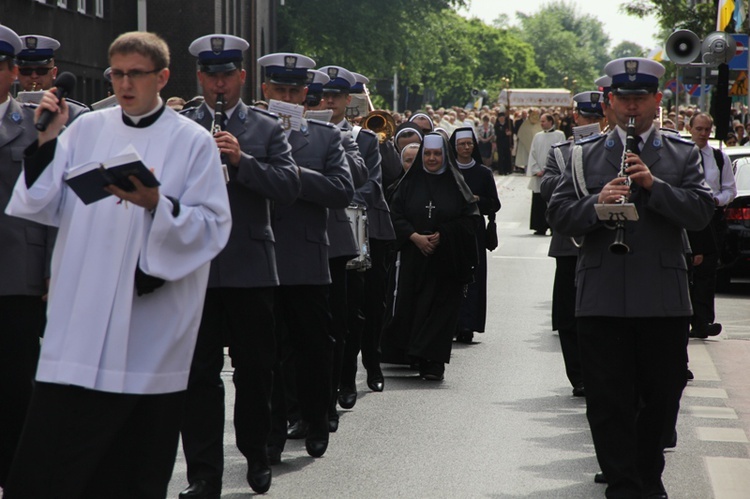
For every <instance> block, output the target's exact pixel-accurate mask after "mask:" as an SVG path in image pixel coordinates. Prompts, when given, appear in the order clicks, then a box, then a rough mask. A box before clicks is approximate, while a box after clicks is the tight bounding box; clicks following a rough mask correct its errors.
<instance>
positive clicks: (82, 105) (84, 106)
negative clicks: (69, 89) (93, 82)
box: [65, 97, 90, 110]
mask: <svg viewBox="0 0 750 499" xmlns="http://www.w3.org/2000/svg"><path fill="white" fill-rule="evenodd" d="M65 100H66V101H67V103H68V104H73V106H80V107H83V108H86V109H89V107H88V106H87V105H86V104H84V103H83V102H78V101H77V100H73V99H69V98H67V97H66V98H65ZM89 110H90V109H89Z"/></svg>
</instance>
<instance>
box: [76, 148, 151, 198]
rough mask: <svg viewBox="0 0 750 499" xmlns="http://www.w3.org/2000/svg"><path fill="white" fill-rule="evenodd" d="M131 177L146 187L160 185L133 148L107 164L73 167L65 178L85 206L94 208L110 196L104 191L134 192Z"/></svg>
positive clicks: (107, 161)
mask: <svg viewBox="0 0 750 499" xmlns="http://www.w3.org/2000/svg"><path fill="white" fill-rule="evenodd" d="M131 175H134V176H136V177H138V180H140V181H141V182H142V183H143V185H145V186H146V187H157V186H159V185H161V184H160V183H159V181H158V180H157V179H156V177H155V176H154V174H153V173H152V172H151V170H149V169H148V168H147V167H146V165H144V164H143V161H142V160H141V157H140V156H139V155H138V152H137V151H136V150H135V148H133V147H132V146H128V147H127V149H126V150H125V153H124V154H121V155H119V156H115V157H113V158H110V159H108V160H106V161H104V162H92V163H85V164H82V165H78V166H74V167H73V168H71V169H70V170H69V171H68V172H67V173H66V174H65V183H67V184H68V185H69V186H70V188H71V189H73V192H75V193H76V195H78V197H79V198H80V199H81V201H83V203H84V204H91V203H95V202H96V201H99V200H101V199H104V198H106V197H107V196H111V194H110V193H109V192H107V191H106V190H104V188H105V187H106V186H108V185H111V184H114V185H116V186H117V187H119V188H120V189H122V190H124V191H127V192H131V191H134V190H135V185H133V183H132V182H131V181H130V179H129V178H128V177H130V176H131Z"/></svg>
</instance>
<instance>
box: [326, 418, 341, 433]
mask: <svg viewBox="0 0 750 499" xmlns="http://www.w3.org/2000/svg"><path fill="white" fill-rule="evenodd" d="M338 429H339V420H338V418H331V419H329V420H328V433H336V431H337V430H338Z"/></svg>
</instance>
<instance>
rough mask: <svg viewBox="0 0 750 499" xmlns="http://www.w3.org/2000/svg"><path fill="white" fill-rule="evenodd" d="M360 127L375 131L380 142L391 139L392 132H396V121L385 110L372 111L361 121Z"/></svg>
mask: <svg viewBox="0 0 750 499" xmlns="http://www.w3.org/2000/svg"><path fill="white" fill-rule="evenodd" d="M362 128H367V129H368V130H372V131H373V132H375V135H377V136H378V140H379V141H380V143H381V144H382V143H383V142H385V141H387V140H391V138H392V137H393V134H394V133H396V121H395V120H394V119H393V116H391V115H390V114H389V113H387V112H385V111H372V112H371V113H370V114H368V115H367V116H366V117H365V119H364V120H363V121H362Z"/></svg>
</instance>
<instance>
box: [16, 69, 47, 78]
mask: <svg viewBox="0 0 750 499" xmlns="http://www.w3.org/2000/svg"><path fill="white" fill-rule="evenodd" d="M53 69H54V68H45V67H38V68H18V72H19V73H21V74H22V75H23V76H31V75H32V74H34V73H36V74H38V75H39V76H44V75H46V74H47V73H49V72H50V71H52V70H53Z"/></svg>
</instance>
